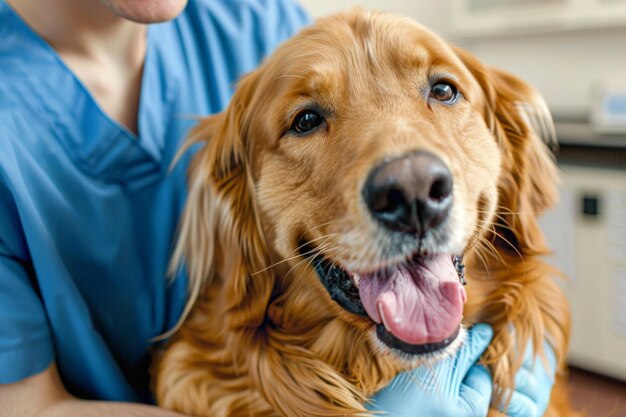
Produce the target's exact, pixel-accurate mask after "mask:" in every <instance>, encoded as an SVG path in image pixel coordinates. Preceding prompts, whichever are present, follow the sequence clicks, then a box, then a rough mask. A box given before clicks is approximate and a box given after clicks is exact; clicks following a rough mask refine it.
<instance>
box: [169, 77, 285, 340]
mask: <svg viewBox="0 0 626 417" xmlns="http://www.w3.org/2000/svg"><path fill="white" fill-rule="evenodd" d="M257 79H258V73H256V72H253V73H251V74H249V75H248V76H246V77H245V78H244V79H242V81H241V82H240V84H239V85H238V88H237V92H236V93H235V95H234V96H233V99H232V101H231V103H230V105H229V106H228V108H227V109H226V110H225V111H224V112H223V113H220V114H218V115H214V116H211V117H208V118H206V119H203V120H202V121H200V123H199V124H198V126H197V127H196V128H195V129H194V130H193V131H192V134H191V135H190V138H189V140H188V143H187V145H186V147H187V148H189V147H193V146H194V145H195V144H202V148H201V149H200V150H199V151H198V153H197V154H196V155H195V156H194V159H193V161H192V163H191V166H190V169H189V178H190V183H189V195H188V198H187V204H186V207H185V212H184V214H183V216H182V223H181V226H180V232H179V243H178V246H177V248H176V250H175V252H174V256H173V265H176V264H180V263H181V261H182V260H183V259H184V264H185V265H186V267H187V269H188V272H189V283H190V285H189V287H190V292H191V294H190V301H189V304H188V306H187V309H186V311H185V313H184V314H183V317H185V316H186V315H187V313H188V312H189V311H190V309H191V307H192V304H193V302H194V301H195V299H196V298H197V297H198V294H199V293H200V291H201V288H203V287H204V286H206V285H208V284H209V283H210V281H211V279H212V278H213V276H214V275H215V274H216V271H217V270H219V273H220V275H222V276H223V277H227V279H226V280H225V282H224V287H223V292H222V294H221V301H222V302H223V303H224V305H223V309H224V313H228V314H226V315H225V317H227V319H228V320H229V322H228V323H227V326H226V327H227V328H229V329H230V330H236V329H240V328H255V327H258V326H259V325H260V324H261V323H262V322H263V318H264V315H265V309H266V306H267V303H268V301H269V296H270V293H271V290H272V287H273V283H274V279H273V276H272V274H271V273H269V272H264V270H265V269H266V267H267V265H268V259H269V254H268V248H267V243H266V240H265V237H264V235H263V230H262V228H261V226H260V222H259V218H258V214H257V213H258V210H256V208H255V205H256V202H255V195H254V192H255V187H254V182H253V175H252V172H251V170H252V167H251V161H250V160H249V154H248V149H249V147H250V146H251V144H250V143H248V142H249V141H251V140H253V139H254V138H251V137H250V135H248V127H249V119H250V114H249V105H250V102H251V101H252V99H253V96H254V92H255V90H256V86H257ZM224 259H225V260H227V262H225V261H224ZM259 271H262V272H259Z"/></svg>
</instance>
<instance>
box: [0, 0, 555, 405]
mask: <svg viewBox="0 0 626 417" xmlns="http://www.w3.org/2000/svg"><path fill="white" fill-rule="evenodd" d="M308 22H309V18H308V16H307V14H306V13H305V12H304V11H303V9H302V8H301V7H300V6H299V5H298V4H297V3H295V1H294V0H191V1H189V2H188V3H187V0H80V1H76V0H46V1H43V2H42V1H37V0H8V1H7V0H0V417H5V416H13V415H16V414H18V415H35V414H37V413H39V414H37V415H42V416H55V415H59V416H67V415H70V414H72V413H75V414H73V415H81V416H101V415H117V416H121V417H124V416H131V415H139V414H140V415H144V416H157V417H158V416H164V417H165V416H174V415H175V414H173V413H171V412H168V411H165V410H160V409H158V408H156V407H154V406H150V405H140V404H151V403H153V398H152V396H151V393H150V390H149V373H148V368H149V362H150V356H151V355H150V354H151V349H152V348H153V344H152V343H151V340H152V339H153V338H154V337H156V336H158V335H160V334H163V333H164V332H166V331H167V330H169V329H171V328H172V327H173V326H174V325H175V323H176V322H177V320H178V319H179V317H180V314H181V311H182V308H183V306H184V304H185V301H186V291H187V281H186V277H185V276H184V273H183V274H181V276H178V277H174V279H171V280H168V277H167V265H168V259H169V256H170V252H171V249H172V245H173V240H174V237H175V231H176V226H177V222H178V219H179V216H180V213H181V209H182V207H183V204H184V201H185V196H186V184H185V182H186V181H185V171H186V167H187V165H188V162H189V160H188V159H189V156H188V155H187V156H185V157H183V159H182V160H181V161H180V162H179V163H178V164H177V165H176V166H175V167H174V168H173V170H171V171H169V168H170V165H171V162H172V159H173V157H174V155H175V153H176V151H177V149H178V148H179V146H180V144H181V141H182V140H183V139H184V137H185V135H186V133H187V132H188V130H189V128H190V127H191V126H192V125H193V124H194V117H195V116H198V115H207V114H211V113H216V112H218V111H220V110H222V109H223V108H224V107H225V106H226V104H227V103H228V100H229V99H230V97H231V94H232V93H233V89H234V86H235V84H236V81H237V80H238V79H239V78H240V77H241V76H242V75H243V74H245V73H246V72H248V71H250V70H252V69H253V68H255V66H257V65H258V64H259V63H260V61H261V60H262V58H263V57H264V56H266V55H268V54H269V53H271V52H272V50H274V48H275V47H276V46H277V45H278V44H279V43H280V42H281V41H283V40H284V39H286V38H288V37H289V36H291V35H292V34H294V33H295V32H296V31H297V30H298V29H299V28H300V27H302V26H304V25H306V24H307V23H308ZM145 23H151V24H150V25H146V24H145ZM490 338H491V330H490V329H489V328H488V327H487V326H477V327H475V329H473V330H472V332H471V337H470V339H469V341H468V343H466V345H465V347H464V348H463V351H462V353H461V354H460V355H459V356H458V357H457V358H455V359H453V360H451V361H447V362H444V363H442V364H440V365H439V366H438V367H437V370H436V372H437V374H440V375H441V380H442V381H445V384H444V385H445V389H444V390H443V392H444V393H445V394H441V395H435V394H433V392H432V391H429V390H428V389H427V387H425V386H424V387H420V386H418V385H417V384H414V383H412V378H413V377H411V378H408V379H410V380H407V376H406V375H407V374H403V375H401V376H399V377H398V378H397V379H396V380H394V382H393V383H392V384H391V385H390V386H389V387H388V388H387V389H385V390H383V391H382V392H381V393H379V394H378V395H377V396H376V397H375V398H374V399H373V400H372V402H371V404H370V405H371V407H372V408H373V409H377V410H384V411H389V410H393V412H392V413H391V415H397V416H404V415H406V416H415V417H417V416H422V415H424V416H428V417H436V416H444V415H448V414H447V413H448V412H450V410H453V411H452V412H453V413H454V415H456V416H465V415H467V416H484V415H486V413H487V411H486V410H487V406H488V402H489V398H490V395H491V389H492V386H491V380H490V377H489V374H488V372H487V371H486V370H485V369H484V368H482V367H480V366H479V365H475V362H476V361H477V360H478V358H479V356H480V354H481V353H482V351H483V350H484V349H485V348H486V346H487V345H488V343H489V340H490ZM520 375H522V374H521V373H520ZM518 376H519V375H518ZM552 378H553V375H552V372H550V371H548V372H546V371H545V370H542V369H540V370H537V369H536V368H528V369H527V370H526V374H524V375H523V377H522V378H518V379H519V382H518V388H517V391H516V392H515V394H514V398H513V403H512V408H511V409H513V410H514V406H516V404H518V405H517V406H516V407H517V408H518V409H520V410H521V411H520V413H519V414H517V415H515V417H522V416H530V417H532V416H535V415H537V416H538V415H540V414H532V412H533V411H532V410H533V408H532V407H534V409H536V410H541V407H544V404H543V403H542V401H543V402H545V401H547V400H545V401H544V399H543V397H542V395H543V394H544V393H545V392H547V393H548V394H549V392H550V386H551V381H552ZM542 384H543V385H542ZM538 386H539V387H544V388H545V389H544V390H543V391H542V393H541V394H542V395H536V394H537V393H536V392H534V391H533V390H536V388H537V387H538ZM531 388H532V389H531ZM543 396H545V395H543ZM540 397H541V398H540ZM102 401H106V402H102ZM451 407H452V408H451ZM425 410H429V411H427V412H426V411H425ZM525 410H526V411H525ZM527 410H530V411H527ZM522 411H525V412H526V414H523V413H522ZM424 412H426V414H424ZM537 412H540V411H537ZM511 415H514V414H511Z"/></svg>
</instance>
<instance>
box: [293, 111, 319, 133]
mask: <svg viewBox="0 0 626 417" xmlns="http://www.w3.org/2000/svg"><path fill="white" fill-rule="evenodd" d="M323 122H324V118H323V117H322V116H320V114H319V113H318V112H316V111H314V110H303V111H301V112H300V113H298V114H297V115H296V118H295V119H294V121H293V123H292V124H291V128H290V130H292V131H294V132H296V133H307V132H310V131H312V130H313V129H315V128H316V127H318V126H319V125H321V124H322V123H323Z"/></svg>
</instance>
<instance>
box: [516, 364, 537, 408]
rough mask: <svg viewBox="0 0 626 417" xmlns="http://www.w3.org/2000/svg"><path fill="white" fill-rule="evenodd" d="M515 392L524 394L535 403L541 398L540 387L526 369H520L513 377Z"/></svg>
mask: <svg viewBox="0 0 626 417" xmlns="http://www.w3.org/2000/svg"><path fill="white" fill-rule="evenodd" d="M515 391H517V392H519V393H521V394H524V395H525V396H527V397H529V398H531V399H532V400H534V401H535V402H536V401H537V399H538V398H539V397H541V396H542V392H541V387H540V386H539V382H538V381H537V378H535V375H534V374H533V373H532V372H531V371H530V370H528V369H526V368H524V367H522V368H520V369H519V370H518V371H517V375H515Z"/></svg>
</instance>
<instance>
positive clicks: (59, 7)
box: [7, 0, 146, 67]
mask: <svg viewBox="0 0 626 417" xmlns="http://www.w3.org/2000/svg"><path fill="white" fill-rule="evenodd" d="M7 1H8V3H9V4H10V5H11V7H13V8H14V9H15V11H16V12H17V13H18V14H20V16H21V17H22V18H23V19H24V20H25V21H26V23H27V24H28V25H30V26H31V28H33V29H34V30H35V32H37V33H38V34H39V35H40V36H41V37H42V38H43V39H45V40H46V41H47V42H48V43H49V44H50V45H51V46H52V47H53V48H54V49H55V50H56V51H57V52H58V53H59V54H60V55H61V56H63V55H65V54H68V55H73V56H77V55H78V56H82V57H84V58H87V59H92V60H95V61H102V60H106V61H109V62H110V60H111V59H114V60H116V61H119V62H118V63H119V64H124V65H130V66H131V67H133V66H139V67H140V66H141V65H142V64H143V58H144V55H145V37H146V25H143V24H140V23H135V22H131V21H129V20H126V19H123V18H122V17H119V16H117V15H115V14H114V13H113V12H112V11H111V10H109V9H108V8H107V7H105V6H104V5H103V4H102V3H101V2H100V1H98V0H79V1H77V0H45V1H41V0H7ZM138 46H139V47H138Z"/></svg>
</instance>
